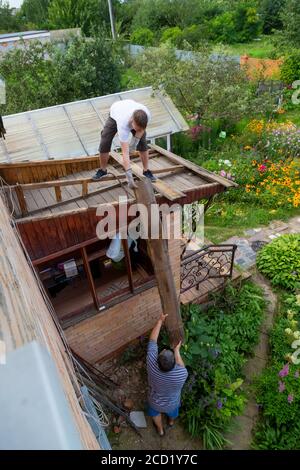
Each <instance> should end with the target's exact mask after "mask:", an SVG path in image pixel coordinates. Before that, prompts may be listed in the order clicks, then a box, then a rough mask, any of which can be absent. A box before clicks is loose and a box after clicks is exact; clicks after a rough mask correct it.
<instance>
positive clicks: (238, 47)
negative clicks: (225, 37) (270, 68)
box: [226, 36, 276, 59]
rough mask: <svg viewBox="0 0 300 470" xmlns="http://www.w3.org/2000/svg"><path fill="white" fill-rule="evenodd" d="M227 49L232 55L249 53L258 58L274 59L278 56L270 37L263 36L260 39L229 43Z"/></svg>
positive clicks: (250, 55)
mask: <svg viewBox="0 0 300 470" xmlns="http://www.w3.org/2000/svg"><path fill="white" fill-rule="evenodd" d="M226 49H227V50H228V51H229V53H230V54H232V55H246V54H247V55H248V56H249V57H254V58H256V59H274V58H276V48H275V47H274V45H273V44H272V42H271V41H270V38H269V37H267V36H263V37H262V39H261V40H260V41H252V42H249V43H243V44H232V45H227V46H226Z"/></svg>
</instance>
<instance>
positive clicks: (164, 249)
mask: <svg viewBox="0 0 300 470" xmlns="http://www.w3.org/2000/svg"><path fill="white" fill-rule="evenodd" d="M135 194H136V199H137V202H138V203H140V204H143V205H145V206H146V207H147V209H148V210H147V214H143V211H142V213H141V224H142V226H143V227H144V228H145V230H146V227H148V231H149V224H148V222H149V218H150V213H151V207H152V206H153V204H157V202H156V199H155V195H154V191H153V187H152V185H151V183H150V181H149V179H148V178H145V179H144V180H142V181H138V183H137V189H136V190H135ZM159 232H160V233H162V229H161V224H160V227H159ZM147 245H148V249H149V252H150V257H151V260H152V265H153V268H154V272H155V277H156V280H157V287H158V291H159V295H160V300H161V306H162V311H163V313H164V314H165V315H168V317H167V319H166V327H167V330H168V332H169V335H170V343H171V346H172V347H174V346H175V345H177V344H178V342H179V341H180V340H183V338H184V330H183V324H182V319H181V315H180V304H179V299H178V294H177V290H176V285H175V281H174V276H173V272H172V267H171V260H170V255H169V251H168V243H167V240H166V239H163V238H158V239H152V238H151V237H149V238H148V239H147Z"/></svg>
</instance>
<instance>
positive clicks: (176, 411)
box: [147, 405, 179, 419]
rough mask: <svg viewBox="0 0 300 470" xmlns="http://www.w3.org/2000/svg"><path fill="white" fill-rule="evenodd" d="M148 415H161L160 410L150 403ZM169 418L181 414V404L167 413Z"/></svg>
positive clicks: (152, 416)
mask: <svg viewBox="0 0 300 470" xmlns="http://www.w3.org/2000/svg"><path fill="white" fill-rule="evenodd" d="M147 412H148V416H151V418H155V416H158V415H160V411H156V410H155V409H154V408H152V407H151V406H150V405H148V410H147ZM165 414H166V415H167V416H168V417H169V418H171V419H176V418H178V416H179V406H178V407H177V408H175V410H172V411H169V413H165Z"/></svg>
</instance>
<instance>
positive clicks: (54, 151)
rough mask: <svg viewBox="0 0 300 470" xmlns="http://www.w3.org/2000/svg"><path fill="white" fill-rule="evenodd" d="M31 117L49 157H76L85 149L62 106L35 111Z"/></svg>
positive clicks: (83, 152)
mask: <svg viewBox="0 0 300 470" xmlns="http://www.w3.org/2000/svg"><path fill="white" fill-rule="evenodd" d="M31 118H32V119H33V120H34V122H35V124H36V127H37V129H38V131H39V133H40V135H41V137H42V139H43V142H44V144H45V147H46V149H47V150H48V152H49V156H50V157H51V158H64V157H65V156H66V155H67V156H68V157H78V156H82V155H84V154H85V150H84V148H83V146H82V144H81V142H80V140H79V138H78V136H77V134H76V132H75V130H74V128H73V127H72V125H71V123H70V120H69V118H68V115H67V113H66V112H65V110H64V108H63V106H57V107H54V108H47V109H44V110H40V111H36V112H35V113H34V114H32V116H31Z"/></svg>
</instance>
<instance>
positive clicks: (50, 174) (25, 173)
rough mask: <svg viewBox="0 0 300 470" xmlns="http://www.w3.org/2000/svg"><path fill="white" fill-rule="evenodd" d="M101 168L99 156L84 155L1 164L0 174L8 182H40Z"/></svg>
mask: <svg viewBox="0 0 300 470" xmlns="http://www.w3.org/2000/svg"><path fill="white" fill-rule="evenodd" d="M94 168H99V157H98V156H94V157H83V158H78V159H76V160H45V161H42V162H24V163H11V164H0V176H2V178H4V179H5V181H6V183H7V184H16V183H22V184H26V183H39V182H40V181H52V180H57V179H60V178H62V177H64V176H66V175H70V174H72V173H77V172H81V171H85V170H92V169H94Z"/></svg>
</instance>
